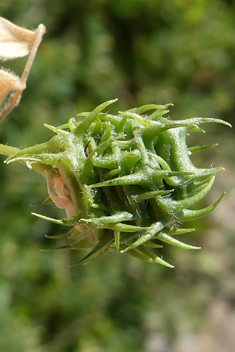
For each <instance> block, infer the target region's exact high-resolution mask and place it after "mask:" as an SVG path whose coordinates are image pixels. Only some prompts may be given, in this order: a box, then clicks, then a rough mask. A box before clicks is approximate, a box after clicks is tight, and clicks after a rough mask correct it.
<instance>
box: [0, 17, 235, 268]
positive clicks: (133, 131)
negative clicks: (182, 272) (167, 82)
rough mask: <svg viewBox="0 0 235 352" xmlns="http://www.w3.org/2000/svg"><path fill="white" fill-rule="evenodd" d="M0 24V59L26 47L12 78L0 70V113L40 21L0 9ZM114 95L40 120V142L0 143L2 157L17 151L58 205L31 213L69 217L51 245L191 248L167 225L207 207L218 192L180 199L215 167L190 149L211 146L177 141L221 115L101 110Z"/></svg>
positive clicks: (151, 256)
mask: <svg viewBox="0 0 235 352" xmlns="http://www.w3.org/2000/svg"><path fill="white" fill-rule="evenodd" d="M0 32H2V35H3V38H4V40H5V44H6V45H5V49H4V50H5V51H4V55H2V57H3V58H4V59H6V58H12V57H21V56H24V55H27V54H30V55H29V59H28V61H27V64H26V68H25V70H24V72H23V75H22V77H21V79H19V78H18V77H16V76H15V75H12V74H11V73H9V72H6V71H3V70H0V78H1V83H2V84H1V85H0V98H1V100H0V102H2V101H3V100H4V99H5V98H8V96H9V93H10V92H11V91H12V90H15V94H13V95H12V96H11V97H10V99H9V103H8V105H7V107H6V108H5V109H3V110H2V112H1V114H0V121H1V120H2V119H3V118H4V117H5V116H6V114H7V113H9V111H10V110H11V109H12V108H13V107H14V106H15V105H16V104H17V102H18V101H19V98H20V96H21V93H22V91H23V89H24V88H25V83H26V79H27V75H28V72H29V69H30V67H31V65H32V62H33V59H34V57H35V53H36V51H37V48H38V45H39V44H40V41H41V39H42V36H43V34H44V32H45V27H44V26H43V25H40V26H39V27H38V30H37V31H36V32H32V31H28V30H25V29H22V28H20V27H17V26H15V25H13V24H11V23H10V22H9V21H6V20H5V19H3V18H0ZM26 37H27V38H26ZM22 38H23V39H22ZM26 39H27V40H26ZM9 44H10V45H9ZM19 47H20V50H19ZM9 48H10V49H9ZM21 50H23V51H21ZM115 101H116V100H111V101H107V102H105V103H103V104H101V105H99V106H98V107H97V108H95V109H94V110H93V111H92V112H89V113H81V114H79V116H80V117H81V118H82V119H80V121H76V119H74V118H71V119H70V120H69V122H68V123H66V124H64V125H62V126H59V127H53V126H49V125H45V126H46V127H48V128H49V129H51V130H52V131H53V132H55V133H56V136H54V137H53V138H52V139H50V140H49V141H48V142H46V143H43V144H39V145H35V146H32V147H29V148H25V149H23V150H18V149H17V148H14V147H10V146H5V145H0V153H2V154H4V155H7V156H9V157H8V159H7V160H6V163H8V164H9V163H12V162H15V161H23V162H24V163H25V164H26V165H27V166H28V167H29V168H32V169H34V170H35V171H36V172H39V173H41V174H42V175H43V176H45V178H46V181H47V188H48V193H49V198H48V199H47V200H46V201H45V202H44V203H43V204H48V203H49V202H50V201H51V202H54V203H55V204H56V205H57V206H58V207H59V208H62V209H65V210H66V214H67V217H65V218H63V219H60V220H57V219H52V218H49V217H46V216H42V215H39V214H34V215H36V216H38V217H41V218H43V219H46V220H49V221H52V222H54V223H57V224H62V225H66V226H70V227H71V229H70V230H69V231H68V232H66V233H65V234H64V235H62V236H67V237H69V239H70V240H72V241H73V242H72V243H70V244H68V245H66V246H63V247H57V248H56V249H59V248H71V249H86V248H91V250H90V252H89V253H88V254H87V255H86V256H85V257H84V258H83V259H82V260H81V262H83V263H88V262H90V261H92V260H94V259H97V258H99V257H100V256H102V255H103V254H105V253H106V252H107V251H108V250H110V249H116V250H117V251H119V252H120V253H128V254H130V255H132V256H134V257H137V258H140V259H143V260H146V261H149V262H152V263H159V264H162V265H166V266H168V267H172V265H170V264H169V263H167V262H166V261H164V260H163V259H162V258H161V257H159V256H156V254H155V253H154V251H152V250H151V247H153V248H161V247H162V245H161V244H160V243H162V242H166V243H168V244H171V245H174V246H178V247H181V248H186V249H197V248H199V247H195V246H191V245H187V244H184V243H182V242H181V241H179V240H177V239H176V238H175V235H178V234H184V233H188V232H191V231H193V230H194V229H190V228H184V227H181V223H183V222H185V221H187V220H191V219H197V218H200V217H202V216H204V215H207V214H208V213H210V212H211V211H212V210H213V209H214V208H215V207H216V206H217V205H218V203H219V202H220V200H221V198H222V197H220V199H219V200H218V201H217V202H215V203H214V204H213V205H210V206H208V207H206V208H203V209H199V210H190V209H189V208H190V207H191V206H193V205H194V204H196V203H197V202H198V201H200V200H201V199H202V198H203V197H204V196H205V195H206V194H207V192H208V191H209V190H210V189H211V187H212V185H213V183H214V179H215V174H216V173H217V172H218V171H220V170H221V169H222V168H210V169H200V168H197V167H195V166H194V165H193V164H192V162H191V160H190V154H191V153H193V152H197V151H200V150H202V149H205V148H208V147H211V146H201V147H193V148H187V145H186V136H187V134H189V133H190V132H193V131H202V130H201V129H200V127H199V125H201V124H203V123H211V122H217V123H222V124H225V125H227V126H230V125H229V124H228V123H226V122H224V121H222V120H219V119H213V118H191V119H186V120H179V121H174V120H170V119H169V118H166V117H164V116H165V115H166V114H167V113H168V112H169V110H168V108H169V106H170V105H171V104H166V105H154V104H151V105H144V106H141V107H139V108H134V109H131V110H127V111H123V112H119V113H118V115H112V114H110V113H104V112H103V110H104V109H105V108H106V107H108V106H109V105H110V104H112V103H113V102H115ZM54 237H55V238H57V237H58V236H54ZM60 237H61V235H60ZM74 239H75V240H74Z"/></svg>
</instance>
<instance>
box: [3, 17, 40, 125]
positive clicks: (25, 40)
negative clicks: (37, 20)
mask: <svg viewBox="0 0 235 352" xmlns="http://www.w3.org/2000/svg"><path fill="white" fill-rule="evenodd" d="M45 30H46V28H45V26H44V25H43V24H40V25H39V26H38V28H37V29H36V31H31V30H28V29H25V28H22V27H19V26H16V25H15V24H13V23H11V22H10V21H8V20H6V19H4V18H3V17H0V60H4V61H5V60H9V59H16V58H19V57H23V56H26V55H29V57H28V60H27V62H26V65H25V68H24V70H23V73H22V76H21V77H18V76H17V75H15V74H14V73H12V72H9V71H7V70H5V69H3V68H2V69H0V104H2V103H3V102H4V101H5V99H6V98H7V96H8V95H9V94H10V93H12V94H11V95H10V96H9V99H8V101H7V103H6V105H5V106H4V107H3V109H2V111H1V112H0V122H1V121H2V120H3V119H4V117H6V116H7V114H8V113H9V112H10V111H11V110H12V109H13V108H14V107H15V106H16V105H17V104H18V103H19V101H20V98H21V94H22V92H23V90H24V89H25V87H26V81H27V78H28V74H29V71H30V68H31V66H32V64H33V61H34V58H35V55H36V52H37V49H38V47H39V45H40V43H41V40H42V37H43V35H44V33H45Z"/></svg>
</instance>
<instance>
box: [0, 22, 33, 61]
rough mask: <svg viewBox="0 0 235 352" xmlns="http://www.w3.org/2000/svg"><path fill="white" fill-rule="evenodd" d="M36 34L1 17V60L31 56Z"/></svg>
mask: <svg viewBox="0 0 235 352" xmlns="http://www.w3.org/2000/svg"><path fill="white" fill-rule="evenodd" d="M34 39H35V32H33V31H30V30H28V29H25V28H22V27H19V26H16V25H15V24H13V23H11V22H10V21H8V20H6V19H5V18H3V17H0V59H2V60H7V59H14V58H17V57H23V56H26V55H28V54H29V52H30V51H31V49H32V46H33V43H34Z"/></svg>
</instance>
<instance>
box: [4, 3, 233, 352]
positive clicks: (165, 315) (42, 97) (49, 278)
mask: <svg viewBox="0 0 235 352" xmlns="http://www.w3.org/2000/svg"><path fill="white" fill-rule="evenodd" d="M0 13H1V16H3V17H5V18H7V19H9V20H10V21H12V22H14V23H15V24H18V25H20V26H24V27H25V28H28V29H34V28H36V27H37V26H38V24H39V23H44V24H45V25H46V27H47V33H46V35H45V37H44V40H43V43H42V44H41V46H40V48H39V52H38V55H37V57H36V60H35V63H34V66H33V68H32V71H31V73H30V76H29V79H28V86H27V89H26V91H25V92H24V94H23V97H22V100H21V103H20V105H19V107H17V108H16V109H15V110H14V111H13V112H12V113H11V114H10V116H8V117H7V119H6V120H5V121H4V122H3V123H2V125H1V126H0V127H1V130H0V142H1V143H7V144H9V145H13V146H16V147H25V146H29V145H32V144H35V143H40V142H43V141H46V140H47V139H48V138H50V137H51V136H52V134H51V132H50V131H49V130H46V129H45V128H44V126H43V123H48V124H52V125H55V126H56V125H59V124H62V123H64V122H66V121H67V120H68V119H69V118H70V117H71V116H75V115H76V113H77V112H80V111H88V110H92V109H93V108H94V107H95V106H96V105H98V104H100V103H102V102H103V101H105V100H109V99H112V98H116V97H117V98H119V102H118V103H116V104H115V105H114V106H112V108H111V109H112V112H115V111H118V110H122V109H125V108H128V109H129V108H132V107H136V106H138V105H141V104H148V103H156V104H165V103H168V102H172V103H174V105H175V106H174V107H173V108H172V109H171V116H172V118H188V117H194V116H210V117H218V118H223V119H225V120H227V121H229V122H230V123H233V120H234V116H235V65H234V62H235V1H233V0H230V1H229V0H227V1H225V0H192V1H188V0H172V1H165V0H119V1H111V0H90V1H83V0H66V1H65V0H60V1H56V2H54V1H49V0H8V1H6V2H4V4H3V3H2V2H1V4H0ZM24 62H25V59H22V60H21V59H20V60H16V61H12V62H10V63H3V66H4V67H10V68H11V69H13V70H14V71H15V72H18V73H19V74H20V72H21V71H22V68H23V66H24ZM206 129H207V134H206V135H203V134H195V135H192V137H191V140H189V144H190V145H191V144H192V145H193V144H194V143H195V144H210V143H216V142H219V147H217V148H214V149H211V150H208V151H205V152H204V153H203V155H195V157H194V159H193V161H194V162H195V164H197V165H202V166H203V165H204V166H205V167H208V166H210V164H211V163H212V162H213V163H214V165H215V166H224V167H225V168H226V171H224V172H221V173H220V174H218V175H217V181H216V184H215V187H214V189H213V190H212V191H211V192H210V194H209V196H208V197H207V199H206V201H205V202H206V203H205V204H209V203H212V202H213V201H215V200H216V199H217V198H218V196H219V195H220V194H221V192H222V191H223V190H227V195H226V197H225V199H224V201H223V203H222V204H221V205H220V206H219V208H218V209H217V210H216V211H215V212H214V214H212V215H211V216H209V217H207V218H205V219H202V220H201V221H200V222H197V223H196V224H189V226H191V225H192V226H194V225H195V227H196V228H197V231H196V232H195V233H194V234H193V235H192V236H191V235H190V237H189V238H188V242H191V243H193V244H196V245H201V246H202V250H201V251H197V252H190V251H184V250H181V249H177V248H173V249H172V248H168V247H167V246H166V248H164V258H165V259H166V260H167V261H169V262H171V263H173V264H175V265H176V268H175V269H173V270H170V269H167V268H163V267H161V266H159V265H153V264H148V263H142V262H139V261H137V260H135V259H133V258H131V257H130V258H129V257H128V255H118V254H115V253H111V254H107V255H106V256H105V257H103V258H102V259H100V260H99V261H97V262H94V263H92V264H90V265H88V266H78V267H76V268H74V269H68V268H67V264H71V263H74V262H76V261H77V260H78V258H79V256H80V253H78V252H69V251H57V252H40V251H39V249H40V248H49V247H54V246H55V244H62V242H59V243H54V242H50V240H49V239H45V238H44V235H45V234H50V235H52V234H58V233H60V232H62V231H63V229H61V228H60V227H57V226H55V225H52V224H49V223H46V222H44V221H41V220H39V219H36V218H34V217H32V216H31V215H30V212H31V211H37V208H35V207H30V204H31V203H39V202H40V201H42V200H43V199H44V198H45V197H46V187H45V182H44V180H43V179H42V178H41V177H40V176H39V175H36V174H34V173H33V172H30V171H28V170H27V169H26V168H25V167H24V166H22V165H15V164H14V165H8V166H6V165H5V164H3V160H4V158H3V157H1V165H0V175H1V191H0V235H1V236H0V350H1V351H7V352H21V351H22V352H25V351H26V352H49V351H50V352H73V351H76V352H103V351H108V352H129V351H131V350H133V351H136V352H142V351H144V352H145V351H146V352H166V351H168V352H176V351H180V352H184V351H188V350H190V351H197V352H201V351H204V350H205V349H206V350H207V351H212V350H213V351H215V350H214V349H213V348H212V349H211V350H210V348H211V345H210V343H209V342H208V341H210V339H209V340H208V339H206V340H205V339H204V340H203V336H204V337H205V334H206V336H207V337H208V336H209V337H212V340H213V339H214V340H215V341H217V340H218V343H219V345H220V346H222V347H221V349H222V350H223V351H233V350H234V347H235V341H234V340H233V339H232V337H231V336H230V335H226V334H225V335H223V334H222V336H221V337H220V336H218V334H216V331H217V330H216V329H219V331H221V330H220V325H218V326H217V325H216V326H215V328H214V330H213V326H214V325H213V322H212V320H213V314H214V313H213V312H214V311H216V307H218V306H219V307H221V302H222V306H223V304H224V307H225V308H224V310H223V309H222V310H221V311H219V312H220V314H221V316H220V319H219V320H221V321H224V324H225V325H226V323H227V324H229V322H230V320H229V319H231V314H235V313H234V311H235V310H234V309H235V308H234V302H235V300H234V298H235V285H234V278H233V271H234V269H235V259H234V255H233V246H234V244H235V239H234V209H235V203H234V193H235V182H234V147H235V142H234V132H233V131H232V130H229V129H228V128H226V127H224V126H222V127H221V126H216V125H215V126H211V125H210V126H209V127H206ZM39 211H40V212H42V213H43V212H44V214H47V215H48V216H56V217H60V214H61V213H60V211H59V210H57V209H55V208H53V207H48V208H47V209H42V210H41V209H39ZM218 302H219V303H218ZM219 304H220V305H219ZM217 311H218V309H217ZM234 316H235V315H234ZM232 317H233V315H232ZM223 319H224V320H223ZM218 324H219V323H218ZM211 326H212V328H211ZM221 329H222V327H221ZM226 333H228V330H226ZM185 341H189V345H187V346H189V347H188V349H187V348H186V349H184V348H185ZM195 341H196V343H195ZM196 345H197V348H198V349H197V350H196V349H195V350H193V348H195V346H196ZM200 346H201V347H200ZM200 348H201V349H200ZM203 348H204V349H203ZM226 348H227V349H226Z"/></svg>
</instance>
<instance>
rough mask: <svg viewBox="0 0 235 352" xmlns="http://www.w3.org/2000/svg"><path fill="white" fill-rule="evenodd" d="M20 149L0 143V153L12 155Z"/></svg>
mask: <svg viewBox="0 0 235 352" xmlns="http://www.w3.org/2000/svg"><path fill="white" fill-rule="evenodd" d="M19 151H20V149H18V148H15V147H10V146H9V145H4V144H0V154H2V155H6V156H11V155H12V154H15V153H18V152H19Z"/></svg>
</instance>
